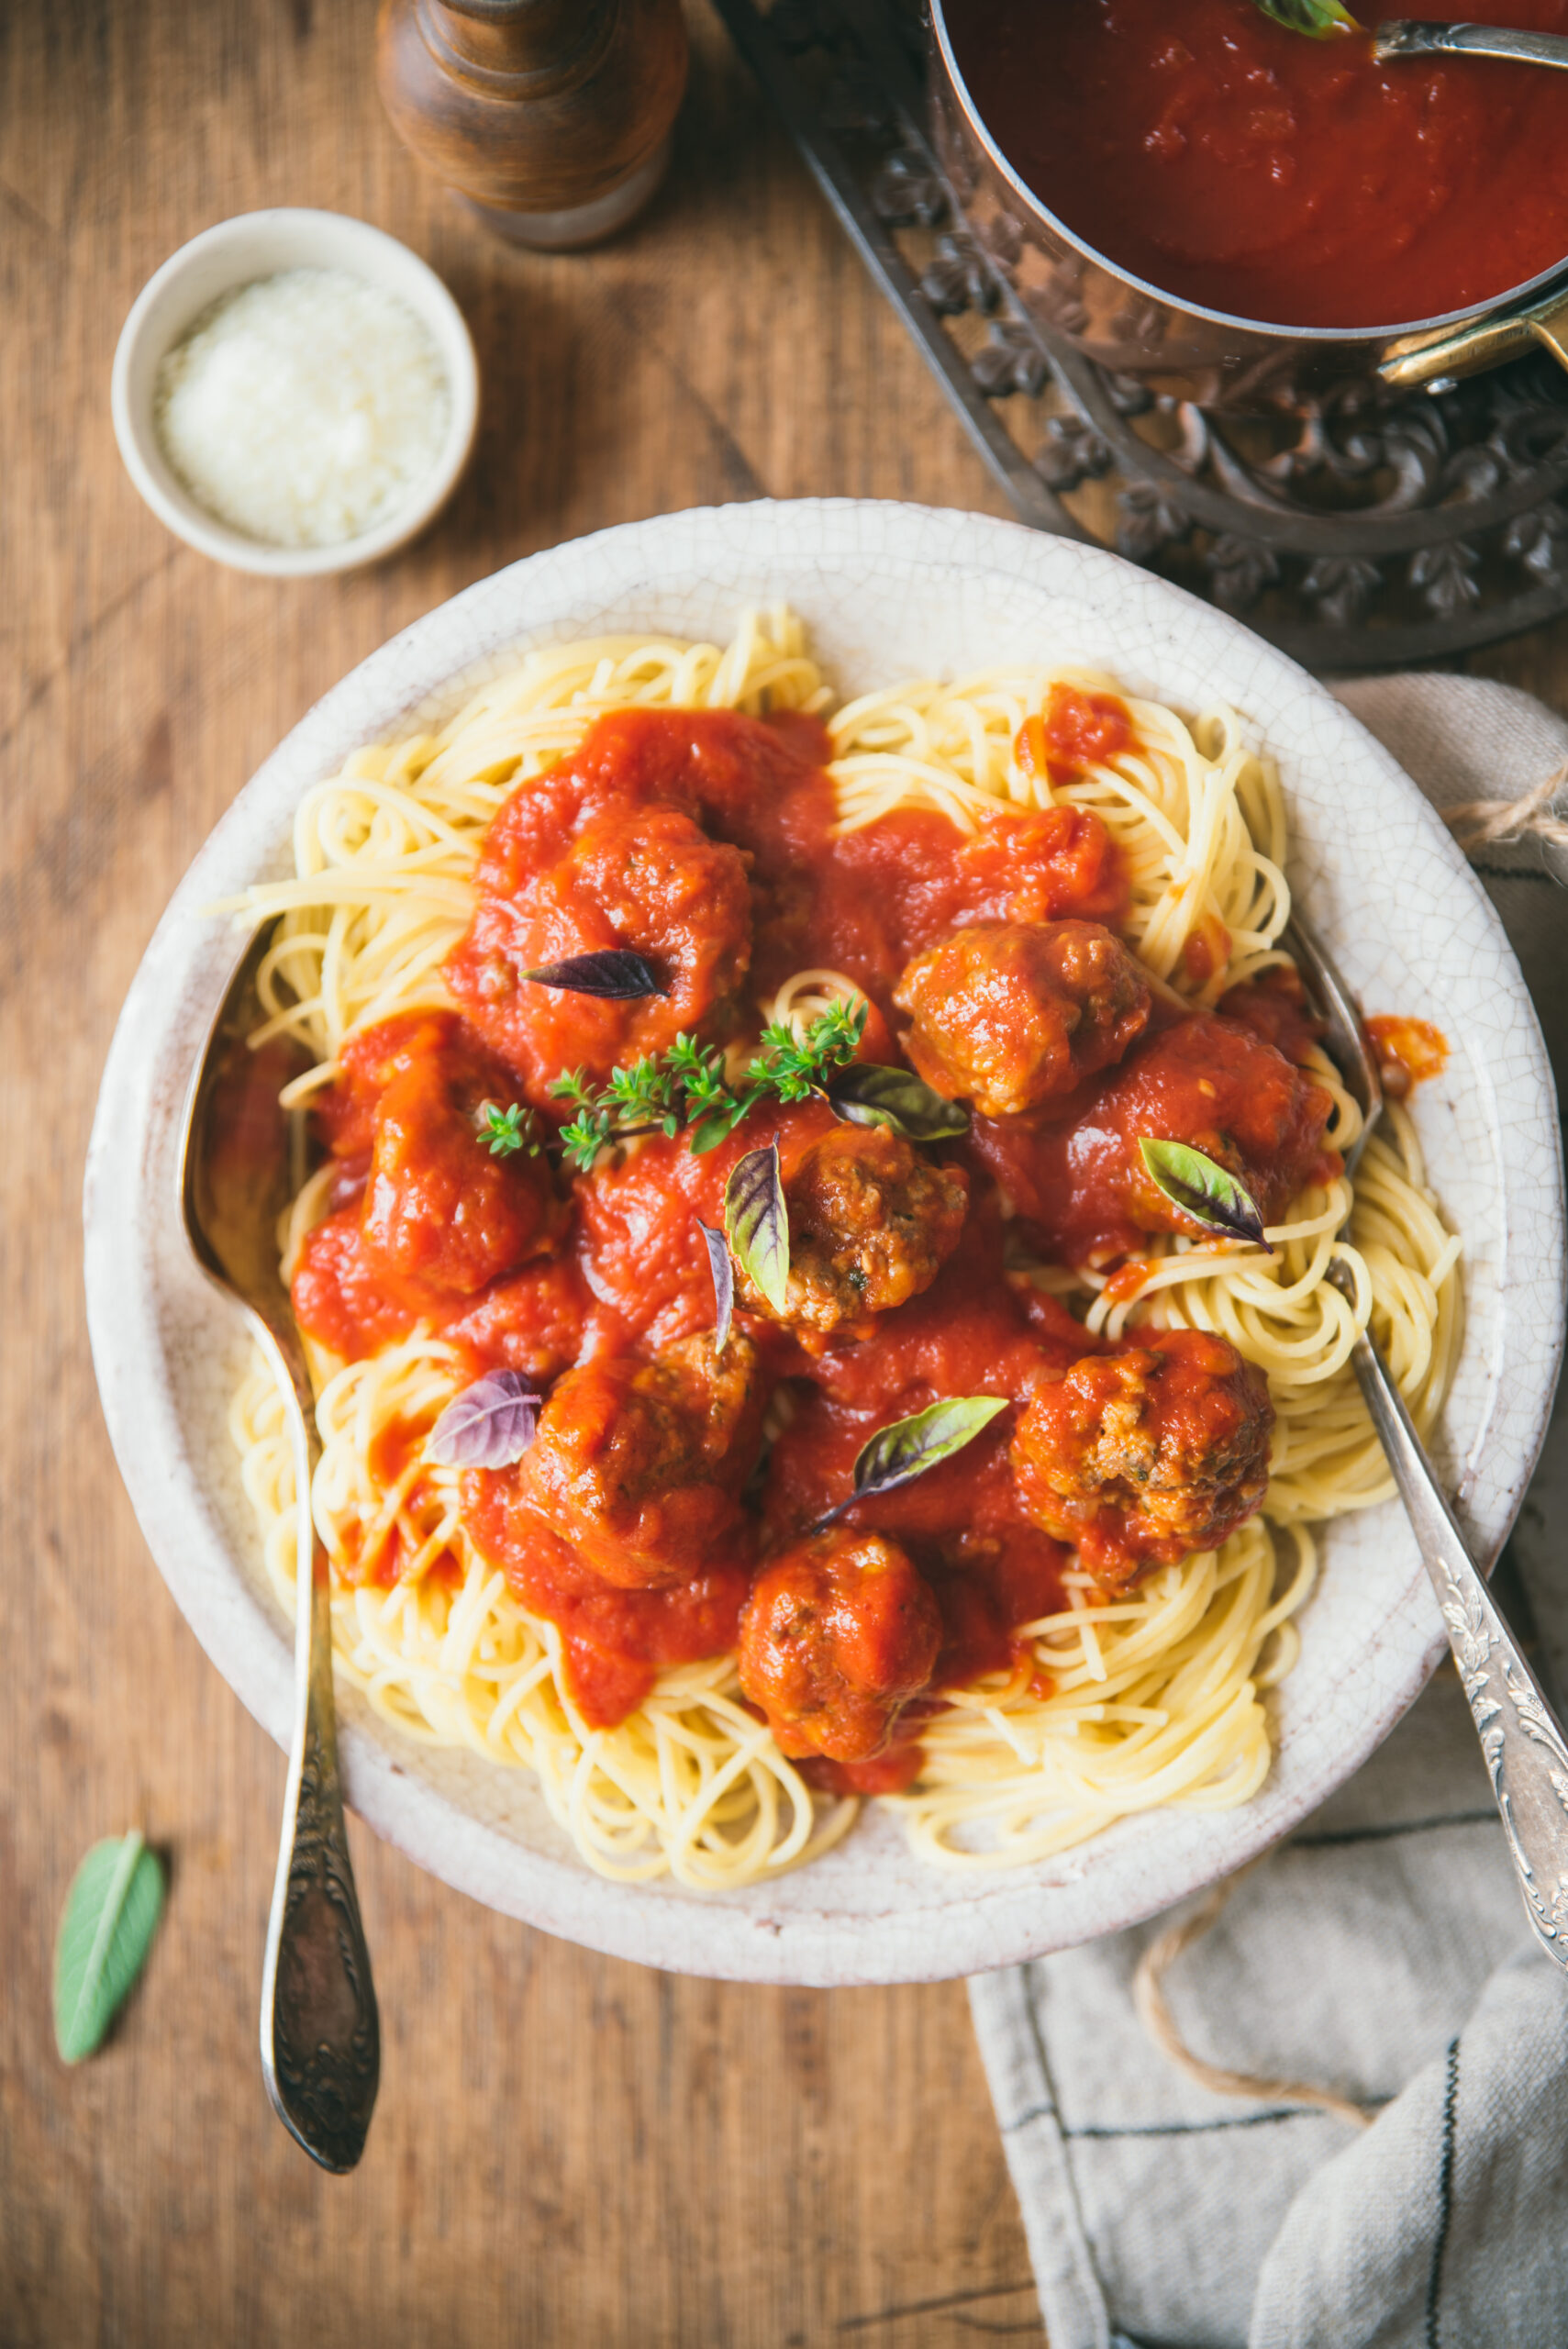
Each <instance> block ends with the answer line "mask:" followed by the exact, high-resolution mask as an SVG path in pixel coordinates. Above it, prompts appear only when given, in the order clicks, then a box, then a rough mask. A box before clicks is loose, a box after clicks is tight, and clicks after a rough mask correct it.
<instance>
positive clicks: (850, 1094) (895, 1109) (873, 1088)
mask: <svg viewBox="0 0 1568 2349" xmlns="http://www.w3.org/2000/svg"><path fill="white" fill-rule="evenodd" d="M828 1108H830V1109H831V1110H832V1112H833V1115H834V1116H835V1117H836V1118H842V1119H844V1120H845V1121H846V1123H848V1124H850V1125H851V1126H888V1127H891V1129H892V1130H893V1131H894V1132H895V1134H903V1135H905V1136H906V1138H907V1140H908V1141H941V1140H942V1139H943V1138H944V1136H946V1135H949V1134H966V1133H967V1132H968V1131H969V1112H968V1110H967V1109H966V1108H964V1106H963V1104H962V1102H961V1101H947V1100H944V1099H943V1097H942V1096H941V1095H940V1093H936V1092H933V1091H932V1089H931V1087H930V1086H929V1085H926V1084H923V1083H922V1082H921V1080H920V1078H919V1077H917V1076H911V1074H909V1071H908V1070H907V1069H906V1068H884V1067H883V1066H882V1065H881V1064H880V1063H878V1062H875V1061H851V1063H850V1064H849V1066H848V1068H841V1069H838V1070H836V1071H835V1072H834V1074H832V1075H831V1076H830V1077H829V1078H828Z"/></svg>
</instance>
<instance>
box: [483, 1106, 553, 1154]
mask: <svg viewBox="0 0 1568 2349" xmlns="http://www.w3.org/2000/svg"><path fill="white" fill-rule="evenodd" d="M479 1139H480V1141H483V1142H488V1144H489V1146H490V1155H491V1157H492V1158H510V1157H512V1156H513V1155H514V1153H515V1152H517V1151H519V1150H526V1151H527V1152H528V1156H529V1157H530V1158H537V1157H538V1156H539V1152H540V1150H541V1149H542V1148H543V1146H544V1138H543V1136H542V1135H541V1134H540V1132H539V1119H537V1118H536V1117H535V1115H534V1113H533V1111H532V1110H531V1109H525V1108H523V1106H522V1104H521V1102H519V1101H514V1102H513V1103H512V1105H511V1107H510V1108H507V1109H502V1108H497V1107H496V1105H495V1102H494V1101H482V1102H481V1103H480V1105H479Z"/></svg>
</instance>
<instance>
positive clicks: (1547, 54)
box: [1372, 17, 1568, 66]
mask: <svg viewBox="0 0 1568 2349" xmlns="http://www.w3.org/2000/svg"><path fill="white" fill-rule="evenodd" d="M1372 53H1373V56H1374V57H1375V58H1376V60H1377V61H1378V63H1379V64H1380V65H1382V64H1385V63H1386V62H1387V61H1388V60H1389V59H1390V58H1396V57H1507V58H1512V59H1513V60H1514V61H1516V62H1517V63H1523V64H1526V65H1560V66H1568V36H1564V35H1563V34H1562V33H1515V32H1508V31H1507V30H1506V29H1505V28H1504V27H1502V26H1501V25H1431V24H1423V23H1420V22H1418V20H1417V19H1416V18H1415V17H1389V19H1388V21H1387V23H1386V24H1382V25H1379V26H1378V27H1377V28H1376V29H1375V31H1374V32H1373V37H1372Z"/></svg>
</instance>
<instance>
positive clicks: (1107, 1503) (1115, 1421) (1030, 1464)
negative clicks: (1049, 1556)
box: [1012, 1330, 1274, 1586]
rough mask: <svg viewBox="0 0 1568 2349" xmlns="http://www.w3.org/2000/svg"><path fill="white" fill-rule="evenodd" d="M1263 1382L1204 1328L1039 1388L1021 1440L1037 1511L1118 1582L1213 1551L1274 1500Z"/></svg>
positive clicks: (1026, 1496)
mask: <svg viewBox="0 0 1568 2349" xmlns="http://www.w3.org/2000/svg"><path fill="white" fill-rule="evenodd" d="M1273 1423H1274V1414H1273V1405H1272V1404H1271V1402H1270V1401H1269V1390H1268V1387H1267V1385H1266V1384H1265V1382H1264V1379H1263V1375H1262V1372H1261V1371H1260V1370H1258V1369H1256V1368H1254V1366H1253V1365H1252V1364H1251V1363H1250V1362H1247V1361H1246V1360H1244V1358H1243V1357H1242V1356H1241V1355H1240V1354H1239V1353H1237V1351H1236V1349H1235V1347H1234V1346H1232V1345H1230V1344H1229V1342H1228V1341H1226V1340H1225V1339H1223V1338H1216V1337H1212V1336H1210V1335H1209V1333H1208V1332H1207V1330H1154V1331H1152V1332H1151V1333H1150V1334H1149V1337H1148V1340H1147V1342H1146V1343H1144V1344H1140V1345H1136V1346H1133V1347H1130V1348H1129V1349H1128V1350H1127V1351H1126V1352H1125V1353H1112V1354H1096V1355H1094V1356H1092V1357H1090V1358H1088V1359H1086V1360H1085V1361H1083V1362H1078V1363H1074V1364H1073V1367H1072V1369H1071V1370H1069V1371H1067V1372H1066V1373H1065V1374H1064V1375H1062V1377H1060V1378H1058V1379H1055V1380H1052V1381H1051V1382H1050V1383H1049V1384H1047V1385H1044V1386H1039V1387H1037V1388H1036V1390H1035V1393H1034V1395H1033V1397H1031V1399H1030V1402H1029V1408H1028V1409H1027V1410H1026V1411H1025V1412H1024V1415H1023V1417H1022V1419H1020V1420H1019V1422H1018V1431H1017V1433H1016V1434H1015V1436H1014V1438H1013V1446H1012V1462H1013V1473H1014V1475H1016V1476H1017V1478H1018V1490H1019V1493H1020V1495H1021V1497H1022V1499H1023V1502H1024V1505H1025V1507H1026V1508H1028V1510H1029V1514H1030V1516H1031V1517H1033V1519H1034V1520H1035V1521H1036V1523H1037V1524H1039V1525H1041V1526H1043V1527H1044V1529H1045V1531H1047V1532H1048V1533H1051V1534H1054V1535H1055V1536H1056V1538H1057V1540H1058V1541H1062V1542H1076V1543H1077V1545H1078V1550H1079V1554H1080V1556H1081V1558H1082V1560H1083V1563H1084V1565H1085V1566H1086V1567H1087V1568H1088V1570H1089V1572H1090V1573H1091V1574H1093V1575H1095V1577H1096V1578H1097V1579H1098V1580H1099V1581H1100V1582H1102V1583H1104V1584H1106V1585H1109V1586H1114V1585H1116V1584H1118V1583H1124V1582H1129V1581H1131V1580H1132V1578H1133V1577H1134V1575H1136V1574H1137V1572H1138V1569H1139V1566H1140V1564H1142V1563H1155V1562H1158V1563H1162V1564H1173V1563H1174V1562H1175V1561H1176V1560H1177V1559H1179V1558H1184V1557H1185V1556H1186V1554H1187V1553H1188V1552H1189V1551H1192V1550H1211V1549H1214V1548H1215V1547H1216V1546H1217V1545H1218V1543H1219V1542H1223V1541H1224V1539H1225V1537H1226V1535H1227V1534H1228V1533H1234V1531H1236V1528H1237V1527H1238V1526H1239V1525H1240V1524H1241V1523H1243V1522H1244V1520H1246V1519H1247V1518H1249V1517H1251V1516H1252V1515H1253V1513H1254V1511H1255V1510H1257V1509H1258V1508H1260V1507H1261V1506H1262V1499H1263V1496H1264V1494H1265V1493H1266V1492H1267V1490H1268V1484H1269V1435H1270V1431H1272V1429H1273Z"/></svg>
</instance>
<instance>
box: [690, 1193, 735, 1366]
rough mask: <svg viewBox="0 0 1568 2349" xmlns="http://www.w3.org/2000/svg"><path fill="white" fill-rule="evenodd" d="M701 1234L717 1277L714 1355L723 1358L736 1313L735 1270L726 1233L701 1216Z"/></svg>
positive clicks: (713, 1271) (711, 1267)
mask: <svg viewBox="0 0 1568 2349" xmlns="http://www.w3.org/2000/svg"><path fill="white" fill-rule="evenodd" d="M697 1230H699V1231H700V1232H701V1233H702V1236H703V1238H704V1239H705V1240H706V1242H707V1261H708V1265H709V1268H710V1270H711V1271H712V1274H713V1300H714V1308H715V1314H716V1319H715V1321H714V1325H713V1351H714V1353H716V1354H721V1353H723V1352H724V1349H725V1346H726V1344H727V1342H728V1337H729V1317H730V1315H731V1313H733V1311H734V1310H735V1267H734V1265H733V1264H731V1263H730V1261H729V1247H728V1241H726V1239H725V1237H724V1234H723V1232H722V1231H716V1230H714V1228H713V1226H712V1224H711V1223H705V1222H704V1221H703V1219H702V1218H701V1216H700V1215H699V1216H698V1218H697Z"/></svg>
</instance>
